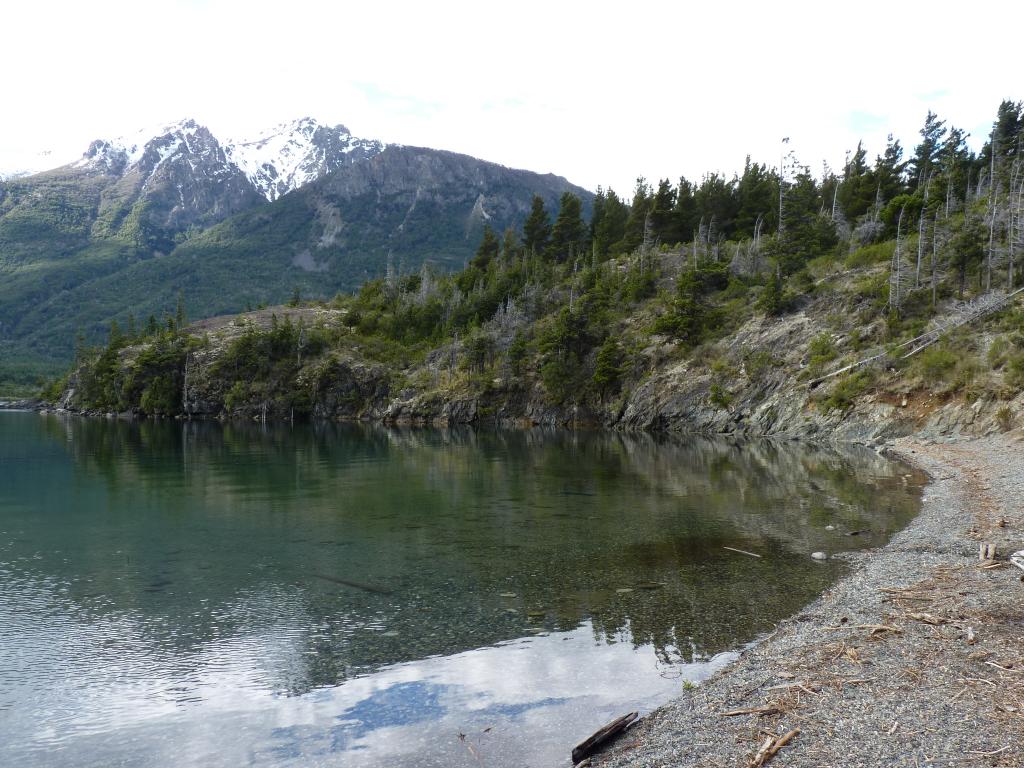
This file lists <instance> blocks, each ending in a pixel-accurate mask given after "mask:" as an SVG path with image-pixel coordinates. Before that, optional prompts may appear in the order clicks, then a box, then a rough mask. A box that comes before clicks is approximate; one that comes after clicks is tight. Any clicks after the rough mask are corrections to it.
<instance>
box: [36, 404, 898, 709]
mask: <svg viewBox="0 0 1024 768" xmlns="http://www.w3.org/2000/svg"><path fill="white" fill-rule="evenodd" d="M43 423H44V425H45V427H44V428H45V429H46V430H47V434H48V435H49V436H50V437H51V438H54V439H58V440H60V442H61V443H62V444H63V445H65V446H66V447H67V449H68V450H69V451H70V452H71V455H72V456H73V459H74V462H73V463H74V466H75V467H76V468H77V469H78V471H79V473H80V475H81V478H82V482H83V483H87V482H89V481H90V479H92V478H95V477H97V476H98V477H100V478H102V488H101V490H102V491H103V493H104V494H105V498H104V504H106V505H107V508H108V509H118V510H120V509H121V508H122V507H124V508H126V509H129V510H130V512H125V511H122V512H118V513H117V514H114V513H109V512H108V513H107V514H105V515H100V514H98V513H97V515H96V520H95V521H94V522H93V523H92V524H89V525H83V526H81V528H80V529H78V530H77V531H76V535H77V536H78V537H79V541H80V543H81V545H82V548H83V549H84V550H85V551H86V552H87V553H88V554H86V555H83V557H82V559H81V561H80V562H79V563H78V564H77V567H78V568H80V569H84V570H86V571H88V572H89V573H91V574H93V575H94V577H95V578H94V581H93V582H92V583H91V584H92V586H91V588H92V589H94V590H96V589H98V590H100V591H102V592H103V594H105V595H107V596H108V600H107V601H106V603H105V604H108V605H110V606H113V607H114V609H116V610H132V611H136V612H138V613H139V614H140V615H143V616H148V617H150V618H151V619H153V622H152V625H153V626H154V627H156V626H164V627H166V626H167V622H168V621H170V623H171V625H174V631H169V632H165V633H163V634H161V630H159V629H152V628H147V629H146V631H148V632H151V633H152V635H153V637H154V642H157V641H159V642H161V643H164V644H168V645H171V646H173V647H177V648H179V649H183V650H189V649H192V648H196V647H199V646H202V644H204V643H206V642H208V641H210V640H211V638H214V637H216V636H223V635H224V633H225V632H227V633H237V634H245V633H247V632H248V633H255V634H259V633H260V632H267V633H271V632H273V630H274V627H277V626H285V625H287V626H301V627H303V628H304V630H303V631H302V632H300V633H297V634H296V635H295V636H294V639H293V640H292V641H291V642H292V645H293V648H292V651H291V652H290V653H287V654H282V659H284V661H281V663H280V664H279V665H278V666H279V668H277V669H275V670H274V676H275V680H276V681H277V683H276V684H277V685H279V686H280V687H281V688H282V689H285V690H290V691H302V690H307V689H308V688H310V687H316V686H319V685H325V684H333V683H336V682H338V681H339V680H341V679H344V678H346V677H347V676H350V675H351V674H354V673H358V672H360V671H365V670H367V669H369V668H374V667H377V666H380V665H382V664H387V663H392V662H396V661H402V660H408V659H415V658H422V657H425V656H428V655H434V654H450V653H455V652H459V651H463V650H466V649H468V648H473V647H478V646H481V645H487V644H491V643H494V642H498V641H501V640H504V639H510V638H514V637H518V636H522V635H523V634H524V633H525V632H527V631H529V630H531V629H541V628H544V629H564V630H569V629H575V628H577V627H579V626H580V623H581V622H582V621H584V620H586V619H588V618H589V619H591V620H592V622H593V627H594V631H595V635H596V638H597V639H598V640H599V641H601V642H612V641H616V640H617V639H618V638H624V639H626V640H628V641H631V642H633V643H634V644H646V643H652V644H653V645H654V646H655V647H656V648H657V649H658V652H659V654H660V655H661V657H662V658H663V660H665V661H668V660H670V659H671V658H673V657H675V656H676V655H677V653H679V654H681V655H682V656H683V657H684V658H687V659H688V658H690V656H691V655H692V654H693V653H697V654H711V653H715V652H718V651H721V650H725V649H728V648H734V647H736V646H737V644H739V643H742V642H744V641H746V640H749V639H752V638H753V637H754V636H755V635H756V634H757V633H758V632H760V631H764V630H766V629H768V628H769V627H770V626H771V625H772V624H773V623H774V622H775V621H776V620H777V619H778V618H780V617H781V616H783V615H786V614H789V613H792V612H793V611H795V610H797V609H798V608H799V607H800V606H801V605H802V604H804V603H806V602H807V601H808V600H810V599H812V598H813V596H814V595H815V594H816V593H817V592H819V591H820V590H821V589H822V588H823V587H824V586H825V584H826V583H827V582H828V581H829V580H830V579H832V578H834V576H835V574H836V568H837V567H838V566H835V565H833V564H826V565H822V564H817V563H813V562H811V561H810V560H809V559H808V558H807V554H808V553H809V552H810V551H813V550H814V549H829V550H832V549H835V548H836V546H835V544H836V534H832V533H829V532H826V531H825V530H824V527H825V525H828V524H832V525H834V526H836V527H837V528H838V529H839V530H840V531H845V530H860V529H870V530H871V531H873V532H874V533H873V535H872V536H871V537H863V539H862V538H858V539H843V540H842V543H844V544H855V543H868V544H872V545H875V544H879V543H881V542H882V541H884V539H885V538H886V537H887V536H888V534H889V533H890V532H891V531H892V530H894V529H895V528H897V527H899V526H901V525H903V524H904V523H905V522H906V520H907V519H908V518H909V515H910V514H912V512H913V510H914V509H915V500H916V491H915V487H916V486H915V485H914V484H913V483H912V484H911V486H909V487H908V486H907V484H906V483H905V482H904V477H903V473H904V472H905V471H906V470H904V468H902V467H899V466H897V465H894V464H892V463H890V462H888V461H886V460H883V459H881V458H879V457H878V456H876V455H875V454H874V453H872V452H870V451H864V452H843V453H839V452H836V451H834V450H831V449H828V448H821V447H808V446H802V445H794V444H789V443H772V442H744V443H739V442H728V441H719V440H708V439H704V438H697V437H689V438H680V437H675V438H661V437H655V436H651V435H624V434H597V433H569V432H561V431H544V430H529V431H489V430H476V431H474V430H468V429H451V430H403V429H388V428H383V427H376V426H365V425H338V424H329V423H317V424H314V425H301V426H295V427H294V428H290V427H288V426H272V427H270V426H262V425H258V424H239V425H235V424H231V425H220V424H217V423H207V422H199V423H181V422H136V423H126V422H118V421H105V420H81V419H67V420H60V419H46V420H44V421H43ZM104 521H105V522H104ZM723 546H734V547H739V548H741V549H748V550H755V551H758V552H760V553H761V554H763V555H764V557H763V558H761V559H755V558H749V557H745V556H743V555H737V554H734V553H730V552H728V551H726V550H723V549H722V547H723ZM114 549H116V550H117V555H116V557H117V558H126V559H127V562H128V563H129V564H130V565H128V566H124V567H116V568H111V567H110V563H111V561H112V560H113V559H114V556H113V554H112V550H114ZM118 562H121V561H120V560H119V561H118ZM34 567H38V568H43V569H45V568H47V567H50V568H52V569H53V570H58V571H59V570H60V568H61V567H62V566H60V565H59V564H58V563H56V562H53V563H49V564H48V563H47V561H45V560H44V561H43V562H42V563H41V564H37V565H36V566H34ZM324 576H327V577H332V578H338V579H343V580H344V579H348V580H350V581H353V582H361V583H367V584H370V585H376V586H378V587H380V588H382V589H386V590H388V592H389V593H390V594H381V593H374V592H368V591H366V590H363V589H360V588H358V587H348V586H346V585H345V584H344V583H341V582H338V581H333V582H332V581H331V580H330V578H323V577H324ZM161 581H165V582H166V584H167V587H166V588H163V589H160V588H154V587H153V585H159V584H160V583H161ZM147 589H150V590H153V591H151V592H147ZM627 590H629V591H627ZM172 591H173V594H171V592H172ZM75 594H76V593H75V590H74V589H72V590H71V592H70V595H71V597H74V596H75ZM503 595H506V596H503ZM507 595H514V596H511V597H509V596H507ZM268 596H269V597H268ZM200 600H202V601H205V602H204V603H203V605H205V606H207V608H206V609H204V611H199V612H197V611H195V610H194V606H195V605H196V603H197V602H198V601H200ZM257 606H258V610H257V609H256V607H257ZM142 624H143V625H144V626H146V622H142Z"/></svg>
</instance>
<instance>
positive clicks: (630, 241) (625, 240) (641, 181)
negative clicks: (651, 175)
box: [616, 176, 654, 253]
mask: <svg viewBox="0 0 1024 768" xmlns="http://www.w3.org/2000/svg"><path fill="white" fill-rule="evenodd" d="M653 202H654V192H653V191H652V190H651V187H650V185H649V184H648V183H647V180H646V179H645V178H643V177H642V176H641V177H640V178H638V179H637V180H636V189H635V190H633V204H632V205H630V207H629V218H628V219H626V225H625V228H624V232H623V234H622V240H621V241H620V242H619V243H618V245H617V246H616V250H617V251H618V252H620V253H630V252H632V251H634V250H635V249H637V248H639V247H640V244H641V243H643V241H644V230H645V229H646V226H647V214H648V213H650V211H651V206H652V204H653Z"/></svg>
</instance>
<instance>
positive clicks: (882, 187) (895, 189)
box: [874, 133, 907, 203]
mask: <svg viewBox="0 0 1024 768" xmlns="http://www.w3.org/2000/svg"><path fill="white" fill-rule="evenodd" d="M906 167H907V163H906V161H904V160H903V147H902V146H900V142H899V139H894V138H893V136H892V134H891V133H890V134H889V137H888V139H887V140H886V144H885V152H884V153H883V154H881V155H879V156H878V157H877V158H876V159H875V170H874V182H875V187H876V189H877V190H878V192H879V194H881V197H882V202H883V203H888V202H889V201H890V200H892V199H893V198H894V197H896V196H897V195H899V194H902V193H903V191H904V184H903V172H904V170H905V169H906Z"/></svg>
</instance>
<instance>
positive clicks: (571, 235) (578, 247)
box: [548, 192, 587, 261]
mask: <svg viewBox="0 0 1024 768" xmlns="http://www.w3.org/2000/svg"><path fill="white" fill-rule="evenodd" d="M582 211H583V204H582V203H581V202H580V199H579V198H578V197H576V195H574V194H573V193H572V192H564V193H563V194H562V199H561V201H560V204H559V208H558V218H557V219H556V220H555V226H554V227H552V228H551V244H550V246H549V249H548V250H550V252H551V254H552V255H553V256H554V258H555V260H556V261H566V260H571V259H573V258H575V257H576V256H579V255H580V254H582V253H585V252H586V250H587V228H586V226H585V225H584V224H583V214H582Z"/></svg>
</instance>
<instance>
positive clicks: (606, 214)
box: [593, 189, 629, 259]
mask: <svg viewBox="0 0 1024 768" xmlns="http://www.w3.org/2000/svg"><path fill="white" fill-rule="evenodd" d="M628 218H629V208H627V207H626V204H625V203H624V202H622V200H621V199H620V198H619V196H618V195H617V194H615V190H613V189H609V190H608V192H607V193H606V194H605V201H604V204H603V206H602V214H601V218H600V221H598V222H597V224H596V225H595V226H594V228H593V232H594V250H595V251H596V252H597V256H598V258H602V259H603V258H605V257H607V256H608V255H609V253H611V251H612V247H613V246H614V245H615V244H616V243H618V242H619V241H620V240H622V236H623V235H624V234H625V232H626V220H627V219H628Z"/></svg>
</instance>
